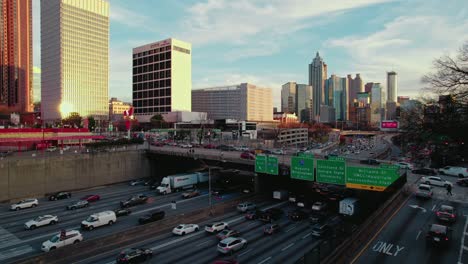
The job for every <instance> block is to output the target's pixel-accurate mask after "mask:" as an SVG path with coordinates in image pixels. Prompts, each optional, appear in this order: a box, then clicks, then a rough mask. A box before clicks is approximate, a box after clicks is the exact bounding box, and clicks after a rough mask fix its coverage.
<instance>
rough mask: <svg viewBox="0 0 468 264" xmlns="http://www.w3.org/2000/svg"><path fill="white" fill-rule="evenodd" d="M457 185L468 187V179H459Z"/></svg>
mask: <svg viewBox="0 0 468 264" xmlns="http://www.w3.org/2000/svg"><path fill="white" fill-rule="evenodd" d="M457 184H458V185H460V186H465V187H466V186H468V178H463V179H459V180H457Z"/></svg>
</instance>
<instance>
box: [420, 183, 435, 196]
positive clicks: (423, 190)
mask: <svg viewBox="0 0 468 264" xmlns="http://www.w3.org/2000/svg"><path fill="white" fill-rule="evenodd" d="M432 195H433V192H432V187H431V186H430V185H427V184H423V183H421V184H419V186H418V189H417V190H416V196H417V197H421V198H431V197H432Z"/></svg>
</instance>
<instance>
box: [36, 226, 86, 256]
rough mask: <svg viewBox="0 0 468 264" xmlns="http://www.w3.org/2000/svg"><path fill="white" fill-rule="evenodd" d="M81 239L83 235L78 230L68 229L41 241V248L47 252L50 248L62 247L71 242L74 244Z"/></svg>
mask: <svg viewBox="0 0 468 264" xmlns="http://www.w3.org/2000/svg"><path fill="white" fill-rule="evenodd" d="M81 241H83V235H81V233H80V231H78V230H69V231H65V232H63V234H62V233H58V234H56V235H54V236H53V237H51V238H50V239H49V240H47V241H45V242H44V243H42V247H41V250H42V251H45V252H49V251H51V250H54V249H57V248H60V247H64V246H67V245H71V244H76V243H79V242H81Z"/></svg>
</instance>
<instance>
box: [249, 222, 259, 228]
mask: <svg viewBox="0 0 468 264" xmlns="http://www.w3.org/2000/svg"><path fill="white" fill-rule="evenodd" d="M256 224H257V223H256V222H253V223H250V224H248V225H247V227H249V226H253V225H256Z"/></svg>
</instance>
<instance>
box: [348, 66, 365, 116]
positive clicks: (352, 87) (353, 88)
mask: <svg viewBox="0 0 468 264" xmlns="http://www.w3.org/2000/svg"><path fill="white" fill-rule="evenodd" d="M347 82H348V87H349V96H348V113H349V114H348V116H349V118H348V120H350V121H351V122H353V123H355V122H357V109H356V107H357V99H358V98H357V95H358V93H362V92H364V82H363V80H362V79H361V75H360V74H359V73H357V74H356V78H354V79H353V78H352V76H351V74H348V76H347Z"/></svg>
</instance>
